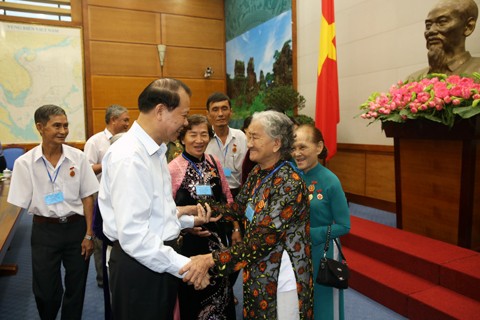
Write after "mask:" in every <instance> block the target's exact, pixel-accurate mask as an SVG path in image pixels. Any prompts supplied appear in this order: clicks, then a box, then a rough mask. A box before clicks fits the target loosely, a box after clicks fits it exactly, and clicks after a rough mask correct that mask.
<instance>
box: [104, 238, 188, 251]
mask: <svg viewBox="0 0 480 320" xmlns="http://www.w3.org/2000/svg"><path fill="white" fill-rule="evenodd" d="M163 244H164V245H166V246H169V247H172V248H173V250H175V251H176V252H178V251H179V249H180V245H179V242H178V239H173V240H168V241H163ZM112 246H120V242H118V240H116V241H113V245H112ZM120 247H121V246H120Z"/></svg>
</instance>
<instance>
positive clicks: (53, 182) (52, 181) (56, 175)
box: [42, 157, 63, 184]
mask: <svg viewBox="0 0 480 320" xmlns="http://www.w3.org/2000/svg"><path fill="white" fill-rule="evenodd" d="M42 161H43V164H44V165H45V169H46V170H47V173H48V178H49V179H50V182H51V183H52V184H55V181H57V177H58V172H59V171H60V167H61V166H62V164H63V163H62V164H60V165H59V166H58V168H57V170H56V171H57V172H56V173H55V178H53V180H52V176H51V175H50V171H48V168H47V163H46V162H45V159H43V157H42ZM53 172H55V171H53Z"/></svg>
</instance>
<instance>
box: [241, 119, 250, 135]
mask: <svg viewBox="0 0 480 320" xmlns="http://www.w3.org/2000/svg"><path fill="white" fill-rule="evenodd" d="M251 122H252V116H248V117H246V118H245V120H243V126H242V131H243V132H245V129H248V126H249V125H250V123H251Z"/></svg>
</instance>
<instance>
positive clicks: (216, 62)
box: [163, 47, 226, 80]
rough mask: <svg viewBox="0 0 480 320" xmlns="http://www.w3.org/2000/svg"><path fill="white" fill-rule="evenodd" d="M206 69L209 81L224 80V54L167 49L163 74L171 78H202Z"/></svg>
mask: <svg viewBox="0 0 480 320" xmlns="http://www.w3.org/2000/svg"><path fill="white" fill-rule="evenodd" d="M207 67H211V68H212V69H213V72H214V73H213V75H212V76H211V77H210V79H218V80H225V77H226V75H225V52H224V51H220V50H208V49H193V48H180V47H167V52H166V55H165V65H164V67H163V74H164V76H165V77H173V78H197V79H198V78H203V74H204V72H205V69H206V68H207Z"/></svg>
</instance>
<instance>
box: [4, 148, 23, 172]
mask: <svg viewBox="0 0 480 320" xmlns="http://www.w3.org/2000/svg"><path fill="white" fill-rule="evenodd" d="M24 153H25V148H21V147H11V148H5V149H3V156H4V157H5V160H6V161H7V168H8V169H9V170H13V164H14V163H15V160H17V158H18V157H20V156H21V155H22V154H24Z"/></svg>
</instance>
